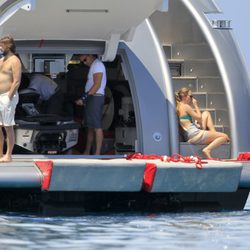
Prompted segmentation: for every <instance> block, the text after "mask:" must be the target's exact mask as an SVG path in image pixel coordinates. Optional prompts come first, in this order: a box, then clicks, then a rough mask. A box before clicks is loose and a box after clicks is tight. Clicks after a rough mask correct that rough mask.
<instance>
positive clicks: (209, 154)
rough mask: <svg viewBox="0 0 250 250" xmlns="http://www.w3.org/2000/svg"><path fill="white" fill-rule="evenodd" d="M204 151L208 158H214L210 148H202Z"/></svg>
mask: <svg viewBox="0 0 250 250" xmlns="http://www.w3.org/2000/svg"><path fill="white" fill-rule="evenodd" d="M202 152H203V153H204V154H205V155H206V157H207V159H213V157H212V155H211V151H210V150H207V149H205V148H204V149H202Z"/></svg>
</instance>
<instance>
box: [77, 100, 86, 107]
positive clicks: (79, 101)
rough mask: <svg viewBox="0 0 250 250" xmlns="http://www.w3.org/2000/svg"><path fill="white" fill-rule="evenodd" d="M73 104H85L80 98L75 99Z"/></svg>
mask: <svg viewBox="0 0 250 250" xmlns="http://www.w3.org/2000/svg"><path fill="white" fill-rule="evenodd" d="M75 104H76V105H78V106H84V105H85V103H84V101H83V100H82V99H78V100H76V101H75Z"/></svg>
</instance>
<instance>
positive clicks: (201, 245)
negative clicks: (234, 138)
mask: <svg viewBox="0 0 250 250" xmlns="http://www.w3.org/2000/svg"><path fill="white" fill-rule="evenodd" d="M249 232H250V199H248V202H247V204H246V207H245V209H244V210H243V211H234V212H219V213H161V214H131V213H129V214H88V215H85V216H81V217H37V216H34V215H23V214H17V213H0V249H47V250H49V249H70V250H73V249H91V250H98V249H129V250H133V249H143V250H145V249H192V250H195V249H202V250H210V249H213V250H214V249H221V250H229V249H237V250H239V249H247V250H248V249H250V237H249Z"/></svg>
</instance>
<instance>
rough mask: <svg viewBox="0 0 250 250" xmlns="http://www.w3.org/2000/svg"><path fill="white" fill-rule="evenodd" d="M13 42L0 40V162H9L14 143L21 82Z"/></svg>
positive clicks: (10, 39)
mask: <svg viewBox="0 0 250 250" xmlns="http://www.w3.org/2000/svg"><path fill="white" fill-rule="evenodd" d="M15 49H16V46H15V42H14V40H13V38H11V37H9V36H6V37H3V38H1V39H0V51H1V52H2V54H3V58H1V59H0V162H9V161H11V155H12V150H13V147H14V143H15V135H14V129H13V125H15V120H14V116H15V109H16V105H17V103H18V93H17V89H18V87H19V85H20V81H21V71H22V70H21V68H22V67H21V62H20V60H19V59H18V57H17V56H16V55H15ZM2 128H4V129H5V131H6V141H7V151H6V154H5V155H3V143H4V135H3V130H2Z"/></svg>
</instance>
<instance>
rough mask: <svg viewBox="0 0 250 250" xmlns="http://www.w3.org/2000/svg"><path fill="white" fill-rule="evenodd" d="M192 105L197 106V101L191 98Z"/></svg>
mask: <svg viewBox="0 0 250 250" xmlns="http://www.w3.org/2000/svg"><path fill="white" fill-rule="evenodd" d="M192 103H193V105H194V106H197V100H196V99H194V98H192Z"/></svg>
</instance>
